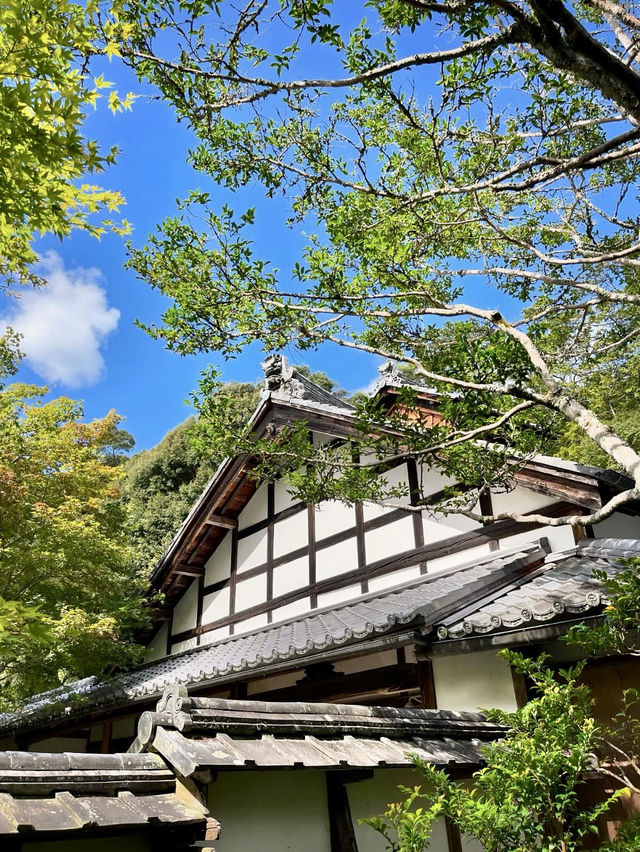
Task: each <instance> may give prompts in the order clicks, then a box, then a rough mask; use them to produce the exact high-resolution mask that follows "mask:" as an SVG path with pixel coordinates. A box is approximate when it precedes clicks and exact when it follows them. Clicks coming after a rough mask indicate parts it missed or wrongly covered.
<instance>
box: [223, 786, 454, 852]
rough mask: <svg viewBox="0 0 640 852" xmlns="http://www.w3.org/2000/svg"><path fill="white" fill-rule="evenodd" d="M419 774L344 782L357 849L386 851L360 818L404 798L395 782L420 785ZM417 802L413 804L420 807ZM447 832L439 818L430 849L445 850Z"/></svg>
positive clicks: (447, 848) (382, 811) (376, 836)
mask: <svg viewBox="0 0 640 852" xmlns="http://www.w3.org/2000/svg"><path fill="white" fill-rule="evenodd" d="M420 782H421V776H420V774H419V773H418V772H417V771H415V770H408V769H378V770H376V771H375V772H374V775H373V778H371V779H368V780H366V781H357V782H356V783H354V784H347V790H348V794H349V806H350V808H351V817H352V819H353V827H354V829H355V833H356V840H357V842H358V852H385V850H386V849H388V846H387V843H386V841H385V840H384V838H383V837H382V835H381V834H378V832H377V831H374V829H372V828H371V827H370V826H368V825H360V824H359V822H358V821H359V820H360V819H368V818H369V817H373V816H380V815H382V814H383V813H384V812H385V811H386V810H387V808H388V806H389V804H390V803H391V802H399V801H402V799H404V798H405V796H403V794H402V792H401V791H400V790H398V785H399V784H402V785H403V786H405V787H415V786H419V785H420ZM420 805H421V803H420V802H419V801H418V802H417V803H416V807H420ZM448 850H449V846H448V843H447V831H446V828H445V825H444V820H438V822H437V823H436V824H435V826H434V830H433V834H432V835H431V843H430V845H429V852H448ZM221 852H222V850H221Z"/></svg>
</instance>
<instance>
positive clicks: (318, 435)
mask: <svg viewBox="0 0 640 852" xmlns="http://www.w3.org/2000/svg"><path fill="white" fill-rule="evenodd" d="M334 438H335V435H329V434H328V433H327V432H314V433H313V446H314V447H321V446H322V445H323V444H330V443H331V441H333V440H334Z"/></svg>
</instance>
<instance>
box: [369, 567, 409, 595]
mask: <svg viewBox="0 0 640 852" xmlns="http://www.w3.org/2000/svg"><path fill="white" fill-rule="evenodd" d="M419 577H420V566H419V565H412V566H411V567H410V568H402V569H401V570H400V571H394V572H392V573H391V574H382V575H381V576H380V577H372V578H371V579H370V580H369V591H370V592H379V591H381V590H382V589H390V588H392V586H399V585H400V584H401V583H410V582H411V581H412V580H417V579H418V578H419Z"/></svg>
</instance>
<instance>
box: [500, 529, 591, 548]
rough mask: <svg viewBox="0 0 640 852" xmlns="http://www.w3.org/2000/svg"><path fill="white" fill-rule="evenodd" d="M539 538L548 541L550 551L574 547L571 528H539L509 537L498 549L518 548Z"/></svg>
mask: <svg viewBox="0 0 640 852" xmlns="http://www.w3.org/2000/svg"><path fill="white" fill-rule="evenodd" d="M541 538H548V539H549V546H550V547H551V550H552V551H558V550H567V548H570V547H575V539H574V537H573V530H572V529H571V527H569V526H566V527H540V528H539V529H537V530H529V532H524V533H518V535H511V536H509V538H505V539H503V540H502V541H501V543H500V547H502V548H503V549H505V550H506V549H507V548H510V547H520V545H522V544H527V543H528V542H530V541H539V540H540V539H541Z"/></svg>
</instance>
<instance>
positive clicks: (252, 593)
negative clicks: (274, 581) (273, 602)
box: [236, 574, 267, 612]
mask: <svg viewBox="0 0 640 852" xmlns="http://www.w3.org/2000/svg"><path fill="white" fill-rule="evenodd" d="M266 599H267V575H266V574H258V576H257V577H250V578H249V579H248V580H243V581H241V582H240V581H239V582H238V584H237V585H236V612H241V611H242V610H243V609H249V608H250V607H252V606H257V605H258V604H262V603H264V602H265V601H266Z"/></svg>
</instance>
